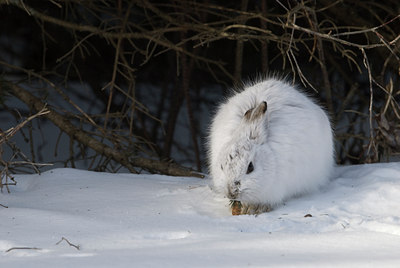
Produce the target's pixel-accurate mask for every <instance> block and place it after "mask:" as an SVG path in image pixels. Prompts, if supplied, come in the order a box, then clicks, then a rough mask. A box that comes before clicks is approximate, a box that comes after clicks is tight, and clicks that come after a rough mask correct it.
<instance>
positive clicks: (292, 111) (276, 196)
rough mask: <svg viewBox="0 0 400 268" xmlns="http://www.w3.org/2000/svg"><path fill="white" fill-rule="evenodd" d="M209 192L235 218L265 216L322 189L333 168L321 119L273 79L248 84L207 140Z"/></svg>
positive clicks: (221, 112) (327, 129)
mask: <svg viewBox="0 0 400 268" xmlns="http://www.w3.org/2000/svg"><path fill="white" fill-rule="evenodd" d="M208 146H209V148H208V158H209V168H210V173H211V177H212V181H213V185H214V189H215V190H216V191H218V192H220V193H222V194H224V195H225V196H226V197H228V198H229V199H231V200H235V201H240V203H241V205H242V207H241V214H259V213H263V212H266V211H269V210H270V209H271V208H273V207H274V206H276V205H279V204H281V203H282V202H283V201H285V200H287V199H288V198H290V197H293V196H296V195H300V194H303V193H306V192H310V191H313V190H316V189H317V188H318V187H319V186H321V185H323V184H324V183H326V182H327V181H328V179H329V177H330V175H331V173H332V169H333V166H334V149H333V138H332V128H331V125H330V122H329V119H328V116H327V115H326V113H325V112H324V111H323V110H322V109H321V107H320V106H318V105H317V104H316V103H315V102H313V101H312V100H311V99H310V98H309V97H307V96H306V95H305V94H304V93H302V92H300V91H298V90H297V89H295V88H294V87H293V86H291V85H289V84H288V83H286V82H284V81H282V80H278V79H267V80H265V81H262V82H259V83H255V84H252V85H250V86H248V87H246V88H245V89H244V90H243V91H241V92H239V93H236V94H234V95H233V96H232V97H230V98H228V99H227V100H226V101H225V102H224V103H222V104H221V105H220V106H219V108H218V110H217V113H216V115H215V117H214V119H213V121H212V124H211V128H210V134H209V140H208Z"/></svg>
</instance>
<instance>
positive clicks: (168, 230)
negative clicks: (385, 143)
mask: <svg viewBox="0 0 400 268" xmlns="http://www.w3.org/2000/svg"><path fill="white" fill-rule="evenodd" d="M335 177H336V178H335V179H334V180H332V181H331V182H330V183H329V185H327V186H326V187H324V188H323V189H321V191H319V192H317V193H313V194H309V195H305V196H302V197H298V198H295V199H292V200H289V201H288V202H286V204H284V205H283V206H281V207H278V208H276V209H275V210H274V211H272V212H269V213H265V214H261V215H258V216H249V215H241V216H231V215H230V211H229V209H228V204H229V202H228V200H226V199H223V198H220V197H218V196H216V195H215V194H214V193H213V191H212V190H211V189H210V187H209V186H208V184H209V180H207V179H206V180H201V179H197V178H179V177H168V176H162V175H134V174H110V173H95V172H89V171H82V170H76V169H53V170H50V171H47V172H45V173H43V174H41V175H16V176H15V178H16V180H17V182H18V183H17V185H16V186H13V187H11V193H10V194H8V193H6V191H4V190H3V193H1V194H0V204H1V205H3V206H7V207H8V208H5V207H3V206H0V219H1V220H0V227H1V228H0V267H245V266H250V267H267V266H268V267H288V266H289V267H290V266H292V267H293V266H295V267H321V266H323V267H337V266H340V267H375V266H379V267H399V266H400V253H399V252H400V205H399V204H400V163H385V164H371V165H360V166H346V167H338V168H336V176H335ZM307 214H310V215H311V216H312V217H304V216H305V215H307ZM62 238H65V240H62ZM67 241H68V242H70V243H71V244H72V245H74V246H79V250H78V249H77V248H75V247H74V246H72V245H69V244H68V242H67ZM17 247H28V248H36V249H13V248H17ZM10 249H11V250H10Z"/></svg>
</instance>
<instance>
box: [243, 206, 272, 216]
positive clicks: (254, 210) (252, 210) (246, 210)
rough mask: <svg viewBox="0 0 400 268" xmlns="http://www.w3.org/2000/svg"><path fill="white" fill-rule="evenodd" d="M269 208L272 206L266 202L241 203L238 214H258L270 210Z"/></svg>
mask: <svg viewBox="0 0 400 268" xmlns="http://www.w3.org/2000/svg"><path fill="white" fill-rule="evenodd" d="M271 210H272V207H271V206H270V205H266V204H242V205H241V211H240V214H248V215H258V214H261V213H265V212H270V211H271ZM236 215H238V214H236Z"/></svg>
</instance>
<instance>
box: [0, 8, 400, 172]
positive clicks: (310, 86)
mask: <svg viewBox="0 0 400 268" xmlns="http://www.w3.org/2000/svg"><path fill="white" fill-rule="evenodd" d="M23 3H24V4H22V2H20V1H11V0H9V1H0V22H1V23H0V105H1V106H0V107H1V111H0V120H1V121H0V128H1V131H3V134H2V135H3V137H5V133H6V131H7V130H8V129H10V128H11V127H16V126H18V124H19V123H21V122H24V120H26V118H27V117H29V116H30V115H34V114H35V113H36V112H37V111H38V109H37V108H38V106H35V105H34V104H33V102H32V101H30V102H29V101H28V103H27V101H24V100H22V98H21V94H25V93H26V92H28V93H29V94H31V95H33V96H35V97H37V98H38V100H39V101H40V103H42V104H43V105H44V104H45V103H46V104H47V107H48V108H50V109H51V110H52V111H55V112H57V113H58V114H59V115H61V116H62V118H63V119H62V120H61V121H60V122H61V124H59V125H57V123H55V122H54V118H53V119H51V118H50V117H49V116H48V115H41V116H39V117H37V118H35V119H33V120H31V121H29V122H28V123H27V124H25V125H24V127H23V128H22V129H20V130H19V131H18V132H17V134H12V135H9V136H7V138H4V139H2V141H1V143H0V146H1V148H2V160H1V165H2V166H3V168H4V167H6V168H7V169H10V170H12V169H14V170H15V171H18V170H21V163H20V164H17V163H14V162H16V161H17V160H29V161H31V162H35V163H39V162H41V163H50V162H53V163H56V164H57V165H61V166H71V167H83V168H88V169H92V170H99V171H112V172H115V171H119V170H120V169H121V168H128V169H129V170H130V171H132V172H141V171H143V170H146V171H149V172H160V173H167V174H174V173H171V172H168V171H166V169H163V168H162V167H165V166H163V165H164V164H165V163H167V164H168V165H169V164H171V165H175V164H176V166H175V167H180V166H187V167H190V168H192V169H194V170H198V171H203V172H206V160H205V155H206V152H205V138H206V136H207V127H208V125H209V123H210V116H211V115H212V113H213V110H214V109H215V107H216V106H217V104H218V102H220V101H221V100H222V99H223V98H224V97H225V96H227V95H229V92H230V90H231V89H232V88H241V87H243V82H242V81H244V82H246V81H249V80H254V79H257V77H267V76H268V75H277V76H281V77H285V78H286V79H287V80H288V81H290V82H293V83H295V84H296V85H298V86H300V87H303V88H304V89H305V90H306V91H307V92H308V93H309V94H310V95H313V96H314V97H315V98H317V99H318V101H319V102H320V103H321V105H322V106H324V107H325V108H326V110H327V111H328V112H329V114H330V116H331V119H332V124H333V127H334V130H335V135H336V137H335V138H336V145H335V147H336V152H337V162H338V163H339V164H355V163H368V162H378V161H388V160H396V159H398V158H397V157H398V154H399V151H400V149H399V148H400V108H399V99H400V97H399V92H400V91H399V79H398V76H399V67H400V66H399V56H400V53H399V44H400V41H399V39H400V37H399V34H400V31H399V27H400V17H399V12H400V7H399V4H398V1H396V0H393V1H390V0H389V1H290V0H288V1H287V0H282V1H270V0H268V1H266V0H265V1H251V0H248V1H245V0H242V1H190V0H188V1H145V0H143V1H139V0H138V1H123V0H119V1H55V0H54V1H24V2H23ZM21 100H22V101H21ZM63 120H65V121H63ZM56 121H57V120H56ZM66 121H68V122H69V123H71V124H72V126H74V129H73V130H70V131H67V130H65V129H64V128H63V126H65V125H66V124H65V123H63V122H66ZM60 125H61V127H60ZM79 131H82V132H84V133H86V134H87V135H88V136H89V137H91V138H92V139H95V140H96V141H97V142H99V143H102V144H104V145H105V146H107V147H109V148H111V149H112V150H114V151H113V152H115V153H114V154H112V153H110V154H108V153H107V152H105V150H103V149H104V148H103V147H101V148H103V149H99V148H100V147H93V146H92V145H91V144H92V143H91V141H90V140H86V141H84V140H82V139H79V137H78V136H79V135H76V134H75V133H78V132H79ZM79 133H80V132H79ZM117 153H119V154H120V157H119V156H118V155H117ZM124 159H125V160H126V161H125V160H124ZM146 160H149V161H151V162H146ZM124 161H125V162H124ZM128 162H129V163H130V164H127V163H128ZM22 166H24V165H22ZM25 166H26V165H25ZM28 166H30V165H28Z"/></svg>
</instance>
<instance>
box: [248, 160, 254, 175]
mask: <svg viewBox="0 0 400 268" xmlns="http://www.w3.org/2000/svg"><path fill="white" fill-rule="evenodd" d="M253 170H254V166H253V162H250V164H249V166H248V167H247V171H246V174H250V173H251V172H253Z"/></svg>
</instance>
